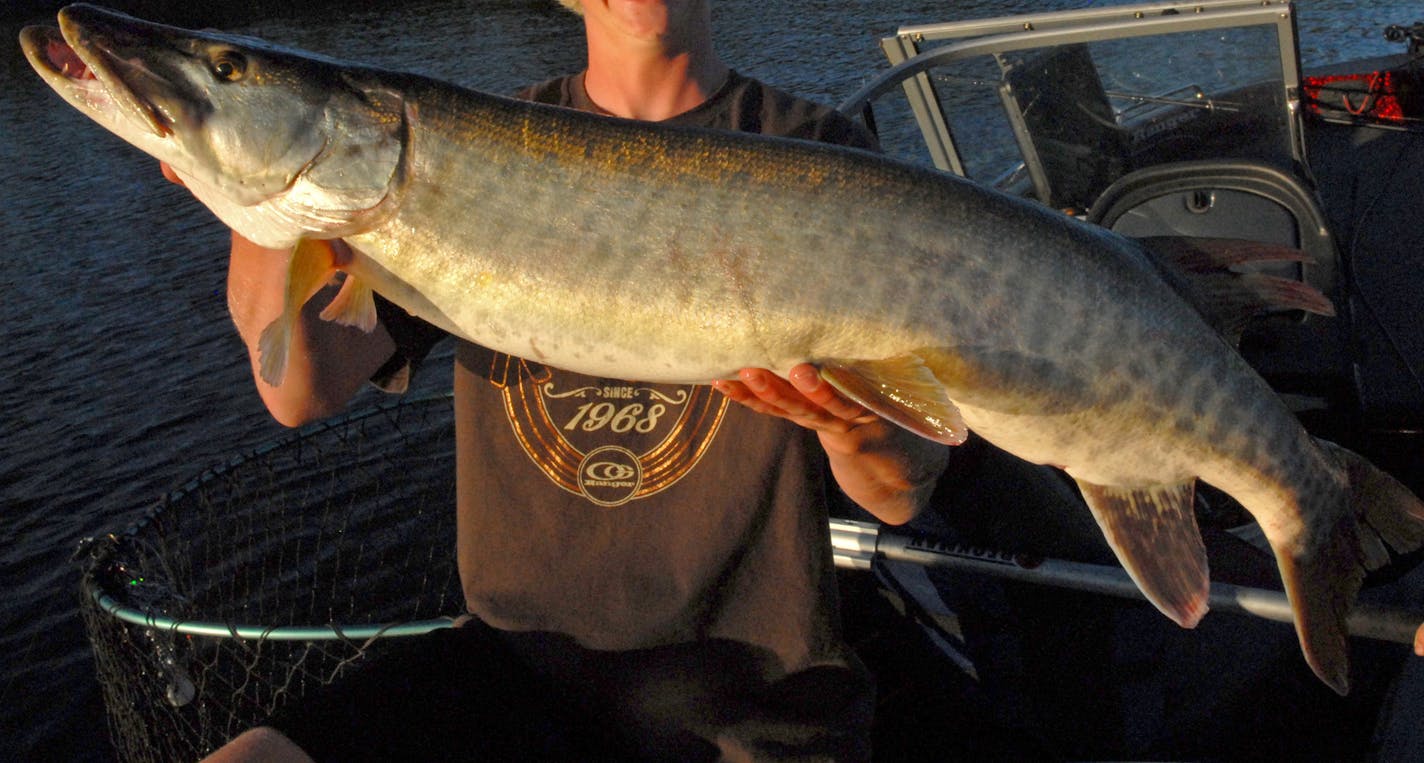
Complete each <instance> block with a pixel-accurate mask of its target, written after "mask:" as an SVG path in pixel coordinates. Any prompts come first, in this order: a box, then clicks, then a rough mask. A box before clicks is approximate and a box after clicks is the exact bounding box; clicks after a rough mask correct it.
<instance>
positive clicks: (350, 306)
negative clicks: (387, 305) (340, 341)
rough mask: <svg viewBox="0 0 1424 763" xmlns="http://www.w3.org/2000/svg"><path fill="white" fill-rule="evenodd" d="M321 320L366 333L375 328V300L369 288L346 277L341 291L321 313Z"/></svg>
mask: <svg viewBox="0 0 1424 763" xmlns="http://www.w3.org/2000/svg"><path fill="white" fill-rule="evenodd" d="M321 319H322V320H324V321H335V322H336V323H339V324H341V325H343V326H355V327H356V328H358V329H361V330H362V331H364V332H366V333H368V334H369V333H371V331H372V330H374V329H375V328H376V298H375V294H374V292H372V291H371V287H370V286H369V285H368V284H367V283H366V282H365V281H363V280H361V279H359V278H357V277H356V276H353V275H347V276H346V282H345V283H343V284H341V291H338V292H337V293H336V296H335V297H332V298H331V302H330V304H328V305H327V306H326V309H324V310H322V311H321Z"/></svg>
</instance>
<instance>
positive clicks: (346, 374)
mask: <svg viewBox="0 0 1424 763" xmlns="http://www.w3.org/2000/svg"><path fill="white" fill-rule="evenodd" d="M161 166H162V169H163V176H164V177H166V178H168V179H169V180H170V181H172V182H174V183H177V184H178V185H182V184H183V182H182V181H181V180H179V179H178V176H177V175H175V174H174V173H173V170H172V169H171V168H170V167H169V166H168V165H167V164H162V165H161ZM321 244H322V245H324V246H345V245H344V244H342V243H340V242H321ZM290 254H291V253H290V252H288V251H286V250H281V249H266V248H263V247H260V246H258V245H256V244H254V243H252V242H251V241H248V240H247V239H245V238H243V237H241V236H239V235H237V234H236V233H233V234H232V249H231V254H230V256H229V258H228V272H227V306H228V312H229V313H231V314H232V320H233V323H234V324H236V325H237V333H238V336H240V337H241V338H242V342H243V344H245V345H247V355H248V358H249V359H250V360H251V364H252V376H253V379H254V380H255V381H256V383H257V392H258V394H260V395H261V397H262V402H263V403H264V404H265V405H266V406H267V410H268V411H270V412H271V413H272V417H273V418H275V419H277V421H279V422H281V423H282V424H285V425H287V426H298V425H300V424H304V423H306V422H308V421H312V420H314V419H318V418H321V417H323V416H329V415H331V414H333V413H336V412H337V411H340V410H341V409H342V408H344V407H345V406H346V403H347V402H348V401H350V399H351V397H352V396H353V395H355V394H356V391H357V390H359V389H360V388H361V385H362V384H364V383H365V382H366V380H367V379H370V378H371V375H372V374H374V373H375V372H376V370H377V369H379V368H380V367H381V365H382V364H383V363H385V362H386V360H387V359H389V358H390V357H391V355H392V354H393V353H394V352H395V342H393V341H392V340H391V337H390V334H388V333H387V332H386V330H385V328H384V327H382V326H380V325H378V326H376V329H375V330H374V331H372V332H371V333H369V334H368V333H366V332H364V331H361V330H360V329H356V328H351V327H349V326H342V325H339V324H336V323H332V322H330V321H324V320H322V319H321V318H320V317H319V313H320V312H321V310H322V307H324V306H325V305H326V304H327V302H329V301H331V297H332V296H334V295H335V293H336V287H335V286H334V285H333V286H328V287H327V288H326V289H325V290H323V291H322V292H320V293H318V294H317V295H316V296H315V297H313V298H312V299H311V300H309V301H308V302H307V304H306V306H305V307H304V308H303V309H302V316H301V320H299V321H298V322H297V325H296V328H295V330H294V331H293V334H292V338H291V344H290V355H289V357H288V360H287V373H286V376H285V377H284V379H283V380H282V384H281V385H280V386H277V387H273V386H272V385H270V384H268V383H267V382H265V381H263V380H262V375H261V373H260V368H261V366H260V364H259V356H258V350H257V341H258V339H259V338H260V337H261V336H262V331H263V329H265V328H267V326H268V325H269V324H271V323H272V321H274V320H276V318H277V316H279V315H281V314H282V306H283V299H284V296H283V295H284V292H285V291H286V286H287V261H288V259H289V257H290Z"/></svg>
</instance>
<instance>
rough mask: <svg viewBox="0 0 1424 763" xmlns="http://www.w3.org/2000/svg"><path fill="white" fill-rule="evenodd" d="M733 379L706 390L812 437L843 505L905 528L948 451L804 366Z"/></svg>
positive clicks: (746, 370) (749, 370) (927, 493)
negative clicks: (818, 444) (853, 505)
mask: <svg viewBox="0 0 1424 763" xmlns="http://www.w3.org/2000/svg"><path fill="white" fill-rule="evenodd" d="M737 376H738V379H737V380H735V381H719V382H715V383H714V385H713V386H714V387H716V388H717V389H718V390H719V391H720V392H722V394H724V395H726V396H727V397H729V398H731V399H732V400H735V401H736V402H738V403H741V404H742V405H745V406H747V407H748V408H751V409H752V410H754V411H757V412H759V413H764V414H767V415H770V416H777V417H779V418H783V419H786V420H788V421H791V422H793V423H795V424H798V425H800V426H803V427H805V428H807V429H810V430H813V431H815V432H816V435H817V437H818V438H819V439H820V441H821V447H822V448H824V449H825V451H826V455H827V456H828V457H829V459H830V462H831V472H832V473H833V474H834V475H835V478H836V482H837V483H838V484H839V485H840V487H841V490H842V491H844V492H845V494H846V495H847V496H849V497H850V499H851V500H853V501H855V502H856V503H858V504H860V506H861V507H863V508H864V509H866V510H867V511H869V512H871V513H872V514H875V515H876V516H877V517H879V518H880V519H881V520H883V521H885V522H889V523H891V524H902V523H904V522H907V521H909V520H910V519H912V518H913V517H914V516H915V514H917V513H919V511H920V509H922V508H924V505H925V503H926V502H927V501H928V499H929V496H930V493H932V492H933V490H934V483H935V480H936V479H937V478H938V477H939V475H940V473H941V472H943V471H944V467H945V464H947V463H948V460H949V449H948V447H946V446H943V445H939V444H938V443H934V442H931V441H929V440H926V439H924V438H922V437H919V436H917V435H915V434H913V433H911V432H909V431H907V430H905V429H903V428H901V427H899V426H896V425H894V424H891V423H890V422H888V421H886V420H885V419H883V418H881V417H879V416H877V415H876V414H875V413H873V412H871V411H869V410H867V409H866V408H865V407H864V406H862V405H860V404H859V403H857V402H855V401H853V400H850V399H849V398H846V397H845V396H843V395H841V394H840V393H839V392H837V391H836V389H835V388H834V387H832V386H831V385H830V384H829V383H827V382H826V381H825V380H824V379H822V378H821V373H820V371H819V370H817V368H816V367H815V366H813V365H811V364H809V363H803V364H801V365H799V366H796V367H795V368H793V369H791V371H790V373H789V374H788V377H789V380H788V379H783V378H781V377H780V376H777V375H776V374H774V373H772V372H770V371H768V370H766V369H764V368H744V369H742V370H741V371H740V372H739V373H738V374H737Z"/></svg>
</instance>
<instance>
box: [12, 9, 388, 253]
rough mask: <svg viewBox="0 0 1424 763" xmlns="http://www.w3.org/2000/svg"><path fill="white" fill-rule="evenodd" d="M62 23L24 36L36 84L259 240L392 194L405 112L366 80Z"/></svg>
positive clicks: (97, 22) (247, 53) (273, 57)
mask: <svg viewBox="0 0 1424 763" xmlns="http://www.w3.org/2000/svg"><path fill="white" fill-rule="evenodd" d="M58 18H59V26H58V28H53V27H39V26H34V27H26V28H25V29H24V30H23V31H22V32H21V35H20V43H21V47H22V48H23V50H24V52H25V56H26V58H27V59H29V61H30V64H31V66H32V67H34V69H35V71H36V72H37V73H38V74H39V75H40V77H41V78H43V79H44V81H45V82H46V83H47V84H49V85H50V87H52V88H53V89H54V90H55V91H56V92H57V93H58V94H59V95H60V96H61V97H63V98H64V99H65V100H66V101H67V102H69V103H70V104H71V105H72V106H74V107H75V108H76V109H78V110H79V111H81V112H83V113H84V114H85V115H86V116H88V117H90V118H91V119H93V120H94V121H96V122H98V123H99V124H100V125H102V126H103V127H105V128H106V129H108V130H109V131H110V132H113V133H114V134H116V135H118V136H119V137H121V138H123V139H124V140H126V141H128V142H129V143H131V144H133V145H134V146H136V147H137V148H139V149H141V150H142V151H144V152H145V153H147V154H149V155H150V156H153V157H155V158H157V159H160V160H162V161H164V162H167V163H168V164H169V166H171V167H172V168H173V170H174V172H175V173H176V174H177V175H178V177H179V178H180V179H182V180H183V182H184V183H185V185H187V187H188V188H189V190H191V191H192V192H193V193H194V195H195V196H197V197H198V198H199V199H200V200H201V201H202V202H203V203H204V204H206V205H207V206H208V207H209V208H210V209H212V211H213V212H215V213H216V214H217V215H218V217H219V218H221V219H222V220H223V221H224V222H225V223H227V224H228V225H229V226H230V227H232V228H234V229H235V230H237V231H238V232H239V233H242V234H244V235H245V236H247V237H248V238H250V239H252V240H254V241H256V242H257V243H259V244H263V245H266V246H287V245H290V244H291V243H294V242H295V241H296V240H297V239H299V238H302V237H335V236H338V235H343V234H345V233H349V232H351V230H350V228H351V227H352V226H353V224H354V221H355V220H357V219H359V218H361V217H362V216H363V215H366V214H368V213H369V212H371V211H372V210H373V209H375V208H376V207H378V206H379V205H380V203H381V202H382V201H383V200H384V199H385V198H386V197H387V196H388V194H389V191H390V186H391V184H392V183H393V182H394V180H395V178H396V176H397V169H398V166H399V164H400V161H401V156H402V144H403V138H404V132H405V131H404V110H403V105H402V102H401V98H400V96H399V94H398V93H397V92H395V91H393V90H390V89H388V88H385V87H383V85H382V84H381V82H380V80H379V77H374V76H370V75H371V74H372V72H369V71H366V70H363V69H361V68H360V67H354V66H350V65H344V64H342V63H340V62H338V61H335V60H332V59H327V58H324V57H321V56H316V55H313V54H311V53H305V52H297V51H292V50H288V49H285V48H282V47H279V46H275V45H272V44H269V43H266V42H264V41H262V40H258V39H255V38H250V37H245V36H241V35H232V34H224V33H220V32H208V31H201V32H199V31H192V30H186V29H180V28H177V27H171V26H166V25H162V24H155V23H151V22H147V21H143V20H140V19H136V18H133V17H131V16H127V15H124V14H121V13H117V12H114V11H110V10H107V9H103V8H98V7H95V6H91V5H82V4H81V5H71V6H66V7H65V8H64V9H62V10H61V11H60V12H59V17H58Z"/></svg>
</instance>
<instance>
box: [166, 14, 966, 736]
mask: <svg viewBox="0 0 1424 763" xmlns="http://www.w3.org/2000/svg"><path fill="white" fill-rule="evenodd" d="M566 4H567V5H569V6H570V7H571V8H574V9H575V10H578V11H579V12H581V13H582V14H583V18H584V22H585V28H586V34H587V43H588V68H587V70H586V71H585V72H584V73H583V74H581V75H578V76H574V77H569V78H564V79H559V80H554V81H551V82H549V83H544V84H543V85H541V86H537V87H535V88H533V89H532V90H531V91H530V92H528V93H526V94H525V96H526V97H530V98H532V99H534V100H541V101H545V102H549V103H554V104H557V105H562V106H571V107H573V108H578V109H582V110H585V111H595V112H602V113H606V114H609V115H616V116H621V117H627V118H635V119H642V120H648V121H663V120H671V122H673V123H677V124H689V125H698V126H707V127H716V128H723V129H738V130H752V131H761V132H765V133H770V134H778V135H789V136H792V137H801V138H807V139H814V140H823V141H829V142H836V143H843V144H846V145H852V146H860V147H867V148H868V147H872V146H873V145H874V139H873V138H872V137H870V136H869V135H868V134H866V133H865V132H864V131H863V129H861V128H859V127H858V126H857V125H854V124H853V123H850V122H849V121H847V120H845V119H844V118H841V117H840V116H839V115H837V114H835V113H834V112H832V111H830V110H829V109H826V108H823V107H819V106H814V105H812V104H809V103H807V102H804V101H800V100H797V99H794V98H791V97H789V96H786V95H784V94H782V93H780V92H778V91H775V90H773V89H770V88H767V87H765V86H763V85H761V84H760V83H758V82H756V81H754V80H750V79H748V78H746V77H743V76H742V75H740V74H738V73H736V72H734V71H732V70H731V69H729V68H728V67H727V66H726V65H725V64H724V63H722V61H721V60H720V59H719V58H718V57H717V55H716V53H715V52H714V51H713V48H712V41H711V29H710V11H709V8H708V3H707V2H706V0H669V2H621V1H619V0H612V1H610V2H603V1H602V0H585V1H584V2H581V3H576V2H575V0H566ZM165 172H166V173H170V178H172V179H174V180H177V178H176V177H174V176H172V175H171V171H170V170H168V168H167V166H166V165H165ZM330 245H331V246H333V247H334V248H335V249H336V255H335V256H336V257H338V258H340V257H341V256H344V253H343V251H342V250H343V245H342V244H341V243H340V242H339V241H335V242H332V243H331V244H330ZM288 256H289V252H287V251H283V250H268V249H263V248H261V247H259V246H257V245H255V244H253V243H251V242H250V241H247V240H245V239H243V238H241V237H240V236H238V235H237V234H234V236H233V246H232V255H231V260H230V273H229V305H230V307H231V311H232V316H233V319H234V321H235V323H236V324H237V327H238V330H239V333H240V334H241V335H242V337H243V339H244V340H245V341H246V343H247V344H248V346H249V348H250V349H251V354H252V362H253V369H254V375H255V377H256V379H257V386H258V389H259V392H260V393H261V395H262V397H263V400H264V401H265V402H266V404H267V405H268V407H269V408H270V410H271V412H272V414H273V415H274V416H275V417H276V418H277V419H279V420H280V421H282V422H283V423H285V424H288V425H297V424H300V423H303V422H305V421H309V420H311V419H314V418H318V417H321V416H325V415H328V414H331V413H334V412H336V411H338V410H339V409H341V408H342V407H343V406H344V404H345V403H346V401H347V400H348V399H349V398H350V397H351V395H353V394H354V393H355V392H356V391H357V390H358V389H359V388H360V387H361V386H362V385H363V384H364V383H365V382H366V380H367V379H372V378H375V379H377V380H378V381H379V382H380V383H381V384H383V385H384V386H387V387H393V388H399V387H401V386H403V384H404V381H405V380H406V379H408V377H409V374H410V372H411V370H412V368H413V367H414V366H415V365H417V364H418V363H419V360H420V358H421V357H422V356H423V355H424V353H425V351H426V350H427V349H428V348H429V343H430V342H431V341H433V340H434V339H435V338H438V337H440V336H442V335H443V334H442V332H439V331H438V330H434V329H432V328H431V327H429V326H428V325H426V324H422V323H419V322H417V321H415V320H414V319H411V318H409V317H408V316H406V315H404V313H403V311H400V310H399V308H394V307H392V306H390V305H388V304H383V305H382V306H381V308H380V313H381V316H382V319H383V320H382V323H381V325H380V326H378V327H377V329H376V330H375V331H372V332H370V333H366V332H363V331H360V330H357V329H354V328H350V327H347V326H342V325H338V324H336V323H332V322H328V321H325V320H321V319H320V318H319V317H318V316H317V312H319V310H320V308H321V307H322V306H323V305H324V304H325V303H326V302H327V301H329V300H324V299H321V298H318V299H315V300H312V302H311V303H309V309H307V310H306V311H305V312H304V319H303V320H302V321H301V322H300V324H299V329H298V330H297V332H295V334H294V339H293V342H294V346H293V350H292V352H291V353H290V358H291V360H290V361H289V365H288V367H287V369H286V374H285V378H284V380H283V381H282V383H281V384H280V385H276V386H274V385H271V384H268V383H267V382H265V381H263V379H262V376H261V373H260V357H259V356H260V352H259V348H258V345H259V337H260V335H261V332H262V330H263V329H264V328H265V327H266V326H267V325H268V324H269V323H271V322H272V321H273V320H274V319H275V318H276V317H277V316H278V315H279V314H280V313H281V311H282V309H283V289H284V286H285V279H286V277H287V264H286V263H287V258H288ZM692 266H694V267H695V266H696V265H695V264H692ZM333 290H334V287H333ZM456 359H457V361H456V381H455V390H456V414H457V417H458V418H457V421H458V423H457V428H458V438H459V439H458V443H459V446H458V447H459V449H460V473H459V494H460V501H459V503H460V506H459V512H460V517H459V527H460V530H459V533H460V538H459V554H460V563H461V571H462V579H463V582H464V584H465V590H466V596H467V603H468V606H469V609H470V612H471V613H472V615H473V618H471V619H470V621H469V622H467V623H466V625H465V626H464V627H462V628H460V629H458V630H457V631H456V632H455V633H453V634H451V633H441V634H436V636H434V637H432V638H430V639H428V640H427V641H428V642H429V643H422V644H419V645H416V646H414V647H412V648H411V649H409V650H406V651H404V652H403V655H404V656H403V657H401V658H400V659H398V660H392V661H389V662H388V663H386V664H385V665H379V664H378V665H376V666H372V667H370V668H368V669H367V670H366V671H365V672H364V673H360V674H358V676H357V678H356V679H354V680H353V681H351V682H350V683H351V684H352V685H353V686H354V688H350V687H348V688H347V689H345V690H343V689H342V687H341V685H340V684H338V685H337V687H334V688H333V689H332V690H330V693H329V694H328V695H327V696H324V697H322V698H319V699H316V700H313V701H310V702H308V701H303V702H302V703H298V706H297V707H294V708H292V709H291V710H290V711H288V712H284V713H283V714H282V715H281V716H279V717H278V718H277V719H274V721H273V723H274V725H275V727H262V728H258V729H254V730H252V731H250V732H248V733H246V734H244V735H242V736H240V737H238V738H237V739H236V740H234V741H233V742H232V743H231V744H230V745H229V746H228V747H226V748H224V749H223V750H221V751H219V752H218V753H216V754H215V755H214V756H213V759H214V760H234V759H262V760H275V759H294V760H300V759H303V758H304V757H305V756H307V755H310V756H311V757H314V758H316V759H349V758H350V757H352V756H357V757H359V756H362V755H365V756H375V757H378V758H379V757H383V756H387V755H388V756H390V757H401V756H403V754H408V753H411V752H416V753H419V752H422V751H427V750H428V749H429V748H424V747H423V745H424V744H436V743H435V742H430V741H424V742H413V740H428V739H429V738H430V737H432V736H439V735H440V734H441V733H442V732H444V733H456V734H459V736H458V737H456V738H453V739H447V740H445V741H446V742H447V743H449V744H451V745H454V746H456V748H457V749H458V748H460V747H461V746H466V747H467V748H468V749H469V750H470V752H471V755H472V756H475V755H476V753H478V752H483V753H484V756H485V757H495V758H503V757H504V755H505V754H517V755H520V756H530V757H535V758H538V757H571V756H572V757H583V756H593V757H598V756H612V757H618V758H621V757H623V756H625V755H627V754H629V752H630V751H636V752H637V753H638V754H641V755H647V756H649V757H652V758H660V759H678V760H697V759H711V758H714V757H718V756H725V757H734V758H740V757H743V756H745V757H746V758H748V759H751V758H756V759H763V758H791V757H799V756H802V755H815V756H826V757H830V758H835V759H851V760H853V759H863V758H865V757H866V755H867V754H868V747H867V744H868V741H867V732H868V724H869V720H870V714H871V698H870V697H871V692H870V688H869V684H868V682H867V681H866V679H865V677H864V676H863V675H862V671H863V669H862V668H861V667H860V666H859V665H858V663H857V662H856V660H855V658H854V657H853V656H852V655H850V654H849V652H848V650H847V649H846V647H845V646H844V645H843V644H842V643H841V642H840V640H839V638H838V636H837V630H838V625H837V622H836V620H837V615H836V603H835V596H836V592H835V581H834V579H833V575H832V563H831V559H830V551H829V547H828V539H827V537H826V533H825V519H826V512H827V496H826V493H825V490H826V489H827V488H826V486H824V484H823V480H824V479H825V476H826V475H825V472H824V469H825V468H826V466H825V465H828V467H829V470H830V475H831V476H832V477H833V478H834V480H835V482H836V484H837V485H838V486H839V488H840V489H841V490H842V491H843V492H844V493H845V495H846V496H848V497H850V498H851V499H852V500H853V501H855V502H856V503H858V504H859V505H860V506H862V507H864V508H865V509H867V510H869V511H871V512H872V513H873V514H875V515H876V516H878V517H879V518H881V519H883V520H884V521H887V522H891V523H896V524H898V523H902V522H905V521H907V520H909V519H910V518H911V517H913V516H914V515H915V514H916V513H917V512H918V511H919V510H920V509H921V507H922V506H923V505H924V504H925V502H926V500H927V499H928V497H929V493H930V491H931V490H932V489H933V486H934V482H935V478H936V477H937V476H938V474H939V473H940V472H941V471H942V469H943V467H944V464H945V462H946V460H947V450H948V449H947V448H946V447H945V446H943V445H940V444H938V443H933V442H930V441H928V440H925V439H922V438H920V437H917V436H915V435H913V434H911V433H910V432H908V431H907V430H905V429H902V428H900V427H897V426H894V425H892V424H889V423H888V422H886V421H885V420H883V419H881V418H880V417H879V416H876V415H874V414H872V413H869V412H868V411H866V410H865V409H864V408H862V407H861V406H860V405H858V404H856V403H854V402H851V401H850V400H847V399H846V398H844V397H842V396H841V395H839V394H838V393H837V392H835V391H834V389H833V388H832V387H831V385H830V384H828V383H826V382H825V381H823V380H822V379H821V378H820V376H819V374H818V373H817V371H816V369H815V368H814V367H811V366H809V365H803V366H800V367H797V368H796V369H794V370H793V371H792V372H791V373H790V375H789V381H788V380H787V379H784V378H782V377H780V376H778V375H776V374H773V373H771V372H770V371H767V370H764V369H757V368H748V369H745V370H743V371H742V372H741V373H740V378H739V380H736V381H726V382H719V383H718V384H717V385H716V386H717V389H719V390H720V391H721V392H722V393H723V394H722V395H717V394H714V393H711V392H709V390H708V388H707V387H697V386H693V385H667V384H658V385H649V384H640V383H638V382H635V381H621V380H610V379H595V378H592V377H586V376H582V375H575V374H570V373H566V372H563V371H559V370H555V369H552V368H549V367H547V366H543V365H541V364H539V363H538V362H536V361H537V359H531V360H522V359H518V358H512V357H510V356H507V355H500V354H496V353H493V352H491V351H489V350H486V349H484V348H481V347H478V346H476V345H473V344H469V343H465V342H461V343H460V346H459V348H458V349H457V351H456ZM724 396H725V397H724ZM728 400H734V401H737V402H739V403H741V404H742V405H741V406H738V405H730V406H729V403H728ZM763 414H765V415H763ZM811 432H814V436H811V434H810V433H811ZM818 443H819V446H818ZM830 489H834V488H830ZM490 626H493V627H492V628H491V627H490ZM415 655H420V656H415ZM491 661H493V662H496V663H498V664H500V665H502V666H503V667H501V669H500V670H499V671H496V672H491V669H490V668H489V664H490V663H491ZM511 664H518V665H519V666H520V667H519V668H517V669H516V668H512V667H509V666H510V665H511ZM413 675H414V676H417V677H414V678H412V676H413ZM421 675H423V676H424V677H425V680H424V681H422V680H421V678H420V677H419V676H421ZM481 677H483V679H484V680H481ZM442 683H443V684H444V686H443V687H441V686H439V685H440V684H442ZM495 683H502V684H504V685H492V684H495ZM401 684H404V685H401ZM462 693H464V694H465V696H461V694H462ZM353 697H355V698H358V699H353ZM359 698H364V699H365V700H368V702H363V701H361V699H359ZM390 707H402V708H409V712H402V713H397V714H393V713H392V711H390V710H389V709H385V708H390ZM416 719H426V720H428V721H430V722H429V723H423V724H420V725H415V726H412V725H411V724H412V723H414V722H415V721H416ZM551 725H552V726H556V727H558V728H556V729H555V730H554V732H553V733H550V732H549V727H550V726H551ZM475 737H484V738H488V737H499V738H497V739H490V740H489V741H480V742H477V741H473V739H474V738H475ZM412 744H414V745H417V746H414V747H410V748H408V749H400V747H401V746H403V745H412ZM382 745H388V746H387V747H385V748H382Z"/></svg>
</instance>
